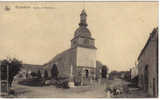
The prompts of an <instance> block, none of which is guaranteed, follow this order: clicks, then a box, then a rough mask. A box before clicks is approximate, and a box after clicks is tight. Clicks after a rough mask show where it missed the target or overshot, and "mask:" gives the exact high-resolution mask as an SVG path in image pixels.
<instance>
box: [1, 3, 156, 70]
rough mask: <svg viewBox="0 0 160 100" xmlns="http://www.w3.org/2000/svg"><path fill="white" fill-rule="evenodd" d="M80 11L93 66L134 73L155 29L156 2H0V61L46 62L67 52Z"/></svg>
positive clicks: (76, 26)
mask: <svg viewBox="0 0 160 100" xmlns="http://www.w3.org/2000/svg"><path fill="white" fill-rule="evenodd" d="M6 7H8V8H9V10H6ZM84 8H85V10H86V13H87V15H88V16H87V23H88V28H89V30H90V32H91V34H92V37H93V38H95V45H96V47H97V53H96V56H97V60H99V61H101V62H102V63H103V64H105V65H107V66H108V68H109V69H110V70H118V71H121V70H129V69H130V68H132V67H134V65H135V62H136V60H137V58H138V55H139V53H140V51H141V50H142V48H143V47H144V45H145V43H146V41H147V39H148V37H149V34H150V33H151V32H152V30H153V28H155V27H157V26H158V2H85V3H84V2H21V3H20V2H14V3H13V2H1V3H0V14H1V15H0V59H1V60H2V59H4V58H6V57H16V58H18V59H19V60H22V61H23V62H24V63H28V64H44V63H46V62H48V61H49V60H51V59H52V58H53V57H54V56H55V55H56V54H58V53H60V52H62V51H64V50H66V49H69V48H70V46H71V45H70V40H71V39H72V38H73V36H74V32H75V30H76V29H77V28H78V27H79V26H78V24H79V21H80V13H81V11H82V9H84Z"/></svg>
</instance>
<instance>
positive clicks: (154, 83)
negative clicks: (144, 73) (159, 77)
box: [153, 78, 156, 97]
mask: <svg viewBox="0 0 160 100" xmlns="http://www.w3.org/2000/svg"><path fill="white" fill-rule="evenodd" d="M155 85H156V81H155V78H153V96H154V97H156V86H155Z"/></svg>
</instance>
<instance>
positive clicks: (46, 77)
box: [44, 70, 48, 79]
mask: <svg viewBox="0 0 160 100" xmlns="http://www.w3.org/2000/svg"><path fill="white" fill-rule="evenodd" d="M44 78H45V79H48V72H47V70H45V71H44Z"/></svg>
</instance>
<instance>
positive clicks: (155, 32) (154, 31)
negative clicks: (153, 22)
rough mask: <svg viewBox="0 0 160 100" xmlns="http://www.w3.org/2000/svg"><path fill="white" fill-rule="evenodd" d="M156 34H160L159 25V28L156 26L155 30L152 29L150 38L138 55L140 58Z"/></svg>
mask: <svg viewBox="0 0 160 100" xmlns="http://www.w3.org/2000/svg"><path fill="white" fill-rule="evenodd" d="M155 34H158V27H157V28H154V29H153V31H152V33H150V36H149V38H148V40H147V42H146V44H145V46H144V48H143V49H142V50H141V52H140V54H139V56H138V60H139V59H140V57H141V56H142V54H143V53H144V51H145V49H146V47H147V46H148V45H149V43H150V42H151V39H152V38H153V36H154V35H155Z"/></svg>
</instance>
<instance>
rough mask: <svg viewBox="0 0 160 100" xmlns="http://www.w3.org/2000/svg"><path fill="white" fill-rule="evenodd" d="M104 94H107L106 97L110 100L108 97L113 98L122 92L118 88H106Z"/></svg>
mask: <svg viewBox="0 0 160 100" xmlns="http://www.w3.org/2000/svg"><path fill="white" fill-rule="evenodd" d="M106 92H107V97H108V98H110V97H114V96H116V95H119V94H121V93H122V91H121V90H120V89H118V88H107V89H106Z"/></svg>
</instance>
